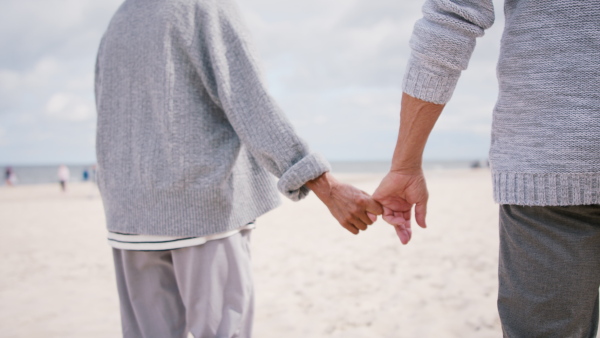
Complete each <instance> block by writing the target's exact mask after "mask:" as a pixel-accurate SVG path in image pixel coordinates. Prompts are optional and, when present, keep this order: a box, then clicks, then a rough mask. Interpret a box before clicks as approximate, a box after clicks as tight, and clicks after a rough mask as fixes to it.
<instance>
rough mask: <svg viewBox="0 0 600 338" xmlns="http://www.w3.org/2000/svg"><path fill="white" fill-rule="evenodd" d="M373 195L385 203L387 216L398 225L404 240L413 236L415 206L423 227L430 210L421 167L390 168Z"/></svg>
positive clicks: (417, 216)
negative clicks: (400, 169) (412, 220)
mask: <svg viewBox="0 0 600 338" xmlns="http://www.w3.org/2000/svg"><path fill="white" fill-rule="evenodd" d="M373 198H374V199H375V200H376V201H377V202H379V203H381V205H382V206H383V219H384V220H385V221H386V222H388V223H389V224H391V225H393V226H394V227H395V228H396V233H397V234H398V237H399V238H400V241H401V242H402V244H407V243H408V241H410V238H411V236H412V230H411V228H410V226H411V224H410V219H411V213H412V208H413V206H415V219H416V220H417V224H419V226H421V227H422V228H425V227H427V225H426V224H425V215H426V213H427V199H428V198H429V193H428V192H427V185H426V184H425V176H423V171H422V170H421V169H415V170H409V171H390V172H389V173H388V174H387V175H386V176H385V178H384V179H383V180H382V181H381V183H380V184H379V187H378V188H377V190H375V193H374V194H373Z"/></svg>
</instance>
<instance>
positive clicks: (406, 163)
mask: <svg viewBox="0 0 600 338" xmlns="http://www.w3.org/2000/svg"><path fill="white" fill-rule="evenodd" d="M443 109H444V105H443V104H435V103H431V102H426V101H423V100H420V99H417V98H414V97H412V96H410V95H408V94H406V93H403V94H402V106H401V109H400V131H399V133H398V141H397V143H396V148H395V150H394V156H393V158H392V168H391V170H392V171H403V172H410V171H414V170H420V169H421V166H422V162H423V151H424V150H425V144H426V143H427V139H428V138H429V134H430V133H431V130H432V129H433V126H434V125H435V122H436V121H437V119H438V117H439V116H440V114H441V113H442V110H443Z"/></svg>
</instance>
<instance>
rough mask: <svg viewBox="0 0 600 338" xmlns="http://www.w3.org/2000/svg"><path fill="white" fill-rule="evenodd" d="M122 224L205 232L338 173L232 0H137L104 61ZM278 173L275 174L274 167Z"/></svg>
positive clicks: (101, 125)
mask: <svg viewBox="0 0 600 338" xmlns="http://www.w3.org/2000/svg"><path fill="white" fill-rule="evenodd" d="M96 103H97V111H98V126H97V158H98V164H99V187H100V191H101V194H102V198H103V202H104V207H105V212H106V217H107V225H108V229H109V230H110V231H112V232H120V233H133V234H147V235H168V236H205V235H209V234H214V233H220V232H225V231H229V230H231V229H235V228H239V227H240V226H243V225H245V224H247V223H248V222H250V221H252V220H254V219H255V218H256V217H258V216H260V215H261V214H263V213H265V212H266V211H268V210H271V209H272V208H274V207H275V206H276V205H277V204H278V203H279V199H278V196H277V192H276V189H275V185H274V182H273V179H272V177H271V174H273V175H275V176H276V177H278V178H280V180H279V190H280V191H281V192H282V193H283V194H284V195H286V196H288V197H289V198H292V199H294V200H298V199H300V198H302V197H304V196H305V195H306V194H307V193H308V190H307V189H306V188H305V187H304V186H303V185H304V183H305V182H306V181H308V180H311V179H314V178H316V177H318V176H319V175H321V174H322V173H323V172H325V171H327V170H328V168H329V167H328V163H327V162H326V161H325V160H324V159H322V158H321V157H320V156H319V155H318V154H314V153H311V152H310V151H309V149H308V147H307V146H306V144H305V143H304V142H303V141H302V140H301V139H300V138H299V137H298V136H297V135H296V133H295V131H294V130H293V128H292V127H291V125H290V124H289V122H288V121H287V119H286V118H285V116H284V115H283V114H282V112H281V110H280V109H279V107H278V106H277V105H276V104H275V102H274V101H273V99H272V98H271V97H270V96H269V95H268V93H267V92H266V89H265V86H264V84H263V82H262V80H261V77H260V74H259V71H258V67H257V63H256V60H255V58H254V54H253V52H252V48H251V47H250V45H249V42H248V37H247V33H246V31H245V29H244V27H243V25H242V24H241V20H240V18H239V15H238V13H237V11H236V8H235V6H234V3H233V2H232V1H230V0H126V1H125V2H124V3H123V4H122V6H121V7H120V8H119V10H118V11H117V12H116V14H115V15H114V17H113V19H112V20H111V23H110V25H109V27H108V29H107V31H106V33H105V35H104V37H103V39H102V42H101V45H100V48H99V51H98V60H97V67H96ZM269 172H270V173H269Z"/></svg>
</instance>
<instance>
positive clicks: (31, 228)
mask: <svg viewBox="0 0 600 338" xmlns="http://www.w3.org/2000/svg"><path fill="white" fill-rule="evenodd" d="M337 176H338V177H339V178H340V180H342V181H344V182H347V183H351V184H354V185H355V186H357V187H359V188H361V189H363V190H365V191H367V192H369V193H372V192H373V190H374V189H375V188H376V187H377V185H378V183H379V180H380V179H381V177H382V176H381V175H375V174H344V175H337ZM426 176H427V178H428V186H429V191H430V195H431V197H430V203H429V208H428V211H429V214H428V219H427V221H428V225H429V228H428V229H420V228H415V229H414V231H413V239H412V241H411V242H410V243H409V245H407V246H402V245H401V244H400V241H399V240H398V239H397V237H396V235H395V233H394V230H393V228H392V227H391V226H389V225H387V224H386V223H384V222H383V221H378V222H377V223H375V224H374V225H373V226H371V227H370V229H369V230H368V231H366V232H363V233H361V234H360V235H358V236H354V235H352V234H350V233H349V232H347V231H346V230H344V229H343V228H342V227H341V226H339V225H338V224H337V222H336V221H335V219H333V218H332V217H331V216H330V215H329V212H328V210H327V209H326V208H325V206H323V205H322V204H321V203H320V201H319V200H318V199H317V198H316V197H315V196H312V195H311V196H310V197H309V198H307V199H306V200H304V201H301V202H298V203H294V202H290V201H287V200H286V201H284V204H283V205H282V206H281V207H280V208H278V209H276V210H274V211H272V212H270V213H268V214H266V215H264V216H263V217H261V218H259V219H258V220H257V225H258V228H257V229H256V230H255V231H254V232H253V235H252V236H253V238H252V242H253V243H252V247H253V264H254V276H255V287H256V316H255V328H254V334H255V337H257V338H275V337H277V338H281V337H286V338H301V337H302V338H319V337H340V338H341V337H343V338H363V337H364V338H371V337H375V338H377V337H390V338H391V337H411V338H412V337H442V338H444V337H461V338H464V337H501V330H500V322H499V319H498V315H497V311H496V300H495V299H496V292H497V257H498V252H497V251H498V231H497V218H498V216H497V206H496V205H495V204H494V202H493V200H492V191H491V190H492V186H491V179H490V174H489V171H488V170H485V169H480V170H468V169H465V170H438V171H436V170H432V171H428V172H427V173H426ZM415 227H416V225H415ZM105 238H106V230H105V226H104V214H103V210H102V202H101V199H100V197H99V194H98V191H97V189H96V188H95V186H94V185H93V184H91V183H86V184H84V183H78V184H70V185H69V190H68V192H67V193H64V194H63V193H61V192H60V191H59V186H58V184H52V185H32V186H17V187H12V188H10V187H4V186H3V187H0V255H1V258H2V264H0V327H1V328H2V333H0V337H11V338H12V337H24V338H25V337H60V338H67V337H73V338H75V337H77V338H81V337H85V338H96V337H97V338H106V337H119V336H120V321H119V310H118V298H117V292H116V286H115V282H114V272H113V267H112V256H111V249H110V247H109V246H108V244H107V242H106V239H105Z"/></svg>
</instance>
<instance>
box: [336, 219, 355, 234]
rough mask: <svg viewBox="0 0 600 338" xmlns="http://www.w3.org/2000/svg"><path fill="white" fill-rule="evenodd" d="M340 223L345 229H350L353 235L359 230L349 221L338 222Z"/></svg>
mask: <svg viewBox="0 0 600 338" xmlns="http://www.w3.org/2000/svg"><path fill="white" fill-rule="evenodd" d="M340 224H341V225H342V226H343V227H344V228H345V229H346V230H348V231H350V232H351V233H353V234H355V235H358V233H359V230H358V229H357V228H356V227H355V226H354V225H353V224H351V223H350V222H344V223H341V222H340Z"/></svg>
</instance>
